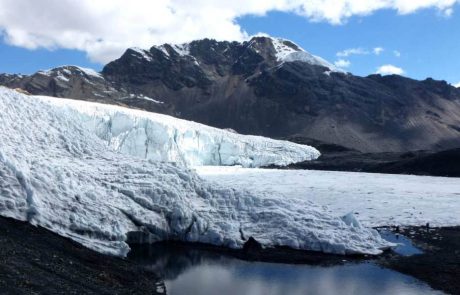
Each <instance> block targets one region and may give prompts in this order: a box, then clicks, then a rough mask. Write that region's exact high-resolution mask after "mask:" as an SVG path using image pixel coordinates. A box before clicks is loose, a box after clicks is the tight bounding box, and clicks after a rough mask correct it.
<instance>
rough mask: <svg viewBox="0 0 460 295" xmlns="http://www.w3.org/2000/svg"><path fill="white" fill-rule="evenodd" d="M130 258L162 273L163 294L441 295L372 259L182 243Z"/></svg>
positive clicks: (142, 251)
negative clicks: (287, 257)
mask: <svg viewBox="0 0 460 295" xmlns="http://www.w3.org/2000/svg"><path fill="white" fill-rule="evenodd" d="M129 258H130V259H132V260H135V261H137V262H138V263H140V264H143V265H144V266H145V267H148V268H149V269H151V270H153V271H154V272H155V273H157V274H159V275H161V276H162V277H163V278H164V280H165V285H166V291H167V294H173V295H182V294H187V295H189V294H205V295H211V294H212V295H215V294H218V295H227V294H232V295H233V294H251V295H259V294H260V295H262V294H263V295H271V294H283V295H288V294H289V295H291V294H293V295H296V294H299V295H300V294H302V295H308V294H326V295H327V294H344V295H346V294H366V295H368V294H373V295H378V294H391V295H393V294H409V295H410V294H441V293H439V292H435V291H433V290H432V289H430V288H429V287H428V286H427V285H425V284H423V283H421V282H420V281H417V280H416V279H414V278H411V277H409V276H406V275H403V274H400V273H398V272H395V271H392V270H388V269H384V268H381V267H379V266H377V265H375V264H372V263H366V262H364V263H357V264H345V265H335V266H327V267H326V266H310V265H289V264H274V263H262V262H247V261H242V260H238V259H234V258H231V257H228V256H224V255H220V254H216V253H214V252H206V251H202V250H197V249H186V248H183V247H175V246H164V245H156V246H153V247H148V248H147V247H133V250H132V251H131V253H130V257H129Z"/></svg>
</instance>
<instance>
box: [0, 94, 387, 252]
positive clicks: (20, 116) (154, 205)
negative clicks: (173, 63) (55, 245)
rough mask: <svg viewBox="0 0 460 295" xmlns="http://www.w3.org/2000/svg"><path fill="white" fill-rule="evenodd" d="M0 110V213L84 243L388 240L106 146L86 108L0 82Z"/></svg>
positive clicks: (297, 244) (313, 246)
mask: <svg viewBox="0 0 460 295" xmlns="http://www.w3.org/2000/svg"><path fill="white" fill-rule="evenodd" d="M0 109H1V110H2V112H0V126H1V128H0V215H2V216H7V217H11V218H16V219H19V220H24V221H28V222H30V223H32V224H34V225H40V226H42V227H45V228H47V229H50V230H52V231H54V232H56V233H58V234H60V235H63V236H66V237H69V238H71V239H73V240H75V241H77V242H80V243H82V244H83V245H85V246H87V247H89V248H91V249H94V250H97V251H100V252H103V253H111V254H114V255H120V256H123V255H126V253H127V251H128V250H129V247H128V245H127V243H126V240H127V238H128V233H130V232H136V233H137V237H140V236H142V237H145V238H146V241H149V242H155V241H163V240H181V241H189V242H201V243H209V244H213V245H220V246H224V247H230V248H241V247H242V246H243V245H244V243H245V240H247V239H248V238H249V237H253V238H255V239H256V240H257V241H259V242H260V243H261V244H262V245H263V246H264V247H275V246H288V247H291V248H295V249H304V250H315V251H323V252H327V253H338V254H352V253H367V254H379V253H381V250H382V249H384V248H386V247H389V246H391V245H392V244H390V243H388V242H386V241H385V240H383V239H382V238H381V237H380V236H379V234H378V233H377V232H376V231H374V230H370V229H366V228H364V227H361V226H359V224H358V223H355V222H351V223H349V222H348V221H347V222H348V223H347V222H345V221H344V220H342V219H341V218H339V217H337V216H334V215H332V214H331V213H329V212H328V211H327V209H325V208H324V207H322V206H318V205H315V204H314V203H311V202H308V201H304V200H300V199H289V198H285V197H283V196H276V195H273V194H265V193H258V194H254V193H251V192H248V191H246V190H243V189H229V188H225V187H221V186H219V185H217V184H209V183H207V182H206V181H204V180H203V179H201V178H199V177H198V176H197V175H196V173H195V172H194V171H191V170H189V169H187V168H185V167H183V166H180V165H176V164H169V163H162V162H155V161H152V160H150V161H147V160H145V159H141V158H139V157H136V156H131V155H126V154H123V153H120V152H117V151H113V150H112V149H110V148H109V147H108V146H107V142H106V141H105V140H103V139H101V138H99V137H98V136H97V135H96V134H94V130H92V129H91V128H88V124H87V123H88V122H87V121H85V116H81V115H79V114H78V112H76V111H69V110H66V109H64V108H62V107H61V106H58V105H56V104H52V103H49V102H46V101H44V100H43V99H40V98H37V97H33V96H26V95H22V94H20V93H17V92H15V91H12V90H9V89H6V88H0ZM86 118H88V117H86ZM124 140H130V139H129V138H125V139H124ZM353 224H354V225H353ZM130 236H131V237H132V236H135V235H130Z"/></svg>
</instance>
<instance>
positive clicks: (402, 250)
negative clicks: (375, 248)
mask: <svg viewBox="0 0 460 295" xmlns="http://www.w3.org/2000/svg"><path fill="white" fill-rule="evenodd" d="M380 235H381V236H382V238H384V239H385V240H387V241H389V242H393V243H396V244H398V246H397V247H395V248H393V249H392V250H393V252H395V253H397V254H399V255H402V256H412V255H417V254H422V253H423V252H422V250H420V249H419V248H417V247H415V246H414V245H413V244H412V241H411V240H410V239H408V238H407V237H405V236H403V235H401V234H394V233H393V232H391V231H389V230H383V231H380Z"/></svg>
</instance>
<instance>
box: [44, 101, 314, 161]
mask: <svg viewBox="0 0 460 295" xmlns="http://www.w3.org/2000/svg"><path fill="white" fill-rule="evenodd" d="M38 99H40V100H42V101H44V102H46V103H47V104H50V105H52V107H54V108H60V109H62V111H64V112H67V113H69V116H73V117H77V118H78V120H79V121H80V122H82V123H83V124H84V125H85V126H86V127H87V129H89V130H91V131H92V132H94V133H95V134H96V135H97V136H98V137H99V138H101V139H102V140H104V141H105V142H107V144H108V145H109V147H110V148H111V149H112V150H115V151H120V152H122V153H124V154H129V155H132V156H136V157H140V158H144V159H148V160H153V161H163V162H176V163H181V164H188V165H192V166H203V165H219V166H221V165H225V166H227V165H241V166H243V167H259V166H266V165H270V164H275V165H288V164H290V163H295V162H300V161H305V160H312V159H316V158H317V157H318V156H319V155H320V154H319V152H318V151H317V150H316V149H315V148H313V147H310V146H306V145H299V144H295V143H292V142H289V141H280V140H273V139H270V138H266V137H261V136H250V135H240V134H237V133H233V132H230V131H227V130H222V129H217V128H213V127H209V126H206V125H203V124H199V123H195V122H190V121H186V120H181V119H177V118H174V117H171V116H166V115H161V114H156V113H150V112H146V111H140V110H133V109H128V108H123V107H118V106H112V105H105V104H100V103H90V102H84V101H78V100H70V99H59V98H53V97H38Z"/></svg>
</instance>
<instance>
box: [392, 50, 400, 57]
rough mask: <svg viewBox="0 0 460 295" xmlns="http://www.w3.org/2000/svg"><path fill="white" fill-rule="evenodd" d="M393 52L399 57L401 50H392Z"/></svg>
mask: <svg viewBox="0 0 460 295" xmlns="http://www.w3.org/2000/svg"><path fill="white" fill-rule="evenodd" d="M393 54H394V55H395V56H396V57H401V52H399V51H398V50H393Z"/></svg>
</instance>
